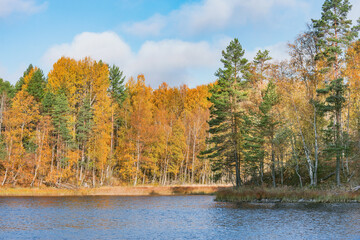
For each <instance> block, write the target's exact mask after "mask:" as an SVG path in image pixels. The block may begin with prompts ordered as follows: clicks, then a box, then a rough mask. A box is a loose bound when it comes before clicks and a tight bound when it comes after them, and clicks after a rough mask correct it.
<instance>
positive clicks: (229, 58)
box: [206, 38, 248, 186]
mask: <svg viewBox="0 0 360 240" xmlns="http://www.w3.org/2000/svg"><path fill="white" fill-rule="evenodd" d="M244 53H245V51H244V50H243V48H242V46H241V45H240V43H239V41H238V39H236V38H235V39H234V40H233V41H231V42H230V45H229V46H228V47H227V48H226V51H223V52H222V55H223V58H222V59H221V62H222V63H223V64H224V68H223V69H219V70H218V71H217V72H216V74H215V75H216V76H217V77H218V81H217V83H216V84H215V85H214V86H213V88H212V89H211V94H212V96H211V97H210V102H211V103H212V104H213V105H212V107H211V108H210V113H211V116H210V121H209V127H210V128H209V132H210V133H211V138H210V139H209V140H208V141H209V143H211V144H212V148H211V149H209V150H208V151H207V152H206V153H209V156H208V157H209V158H211V159H212V160H213V168H214V170H216V169H219V168H229V169H234V167H235V173H236V186H240V185H241V178H240V164H241V132H240V128H241V124H242V119H241V115H242V113H243V108H242V106H241V102H243V101H244V100H245V99H246V91H245V90H244V89H245V85H246V81H244V76H245V74H246V72H247V69H248V64H247V62H248V61H247V60H246V59H245V58H244V57H243V56H244Z"/></svg>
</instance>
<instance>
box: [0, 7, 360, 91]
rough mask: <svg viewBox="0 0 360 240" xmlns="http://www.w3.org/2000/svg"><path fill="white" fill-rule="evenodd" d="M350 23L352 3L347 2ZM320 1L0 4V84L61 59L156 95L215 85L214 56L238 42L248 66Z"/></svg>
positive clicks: (297, 28) (277, 45) (281, 42)
mask: <svg viewBox="0 0 360 240" xmlns="http://www.w3.org/2000/svg"><path fill="white" fill-rule="evenodd" d="M350 2H351V3H352V4H353V10H352V12H351V13H350V16H349V17H350V18H351V19H353V20H355V19H357V18H358V17H360V0H350ZM322 4H323V0H171V1H170V0H61V1H60V0H0V78H3V79H4V80H7V81H9V82H10V83H12V84H15V83H16V81H18V79H19V78H20V77H21V76H22V74H23V72H24V71H25V70H26V68H27V66H28V65H29V64H33V65H34V66H37V67H39V68H41V69H42V70H43V72H44V74H45V75H47V73H48V72H49V71H50V70H51V69H52V66H53V64H54V63H55V62H56V61H57V60H58V59H59V58H60V57H62V56H66V57H72V58H75V59H77V60H79V59H83V58H84V57H87V56H89V57H91V58H92V59H94V60H97V61H98V60H103V61H104V62H106V63H108V64H110V65H113V64H115V65H117V66H119V67H120V69H121V70H123V71H124V74H125V75H126V76H127V77H130V76H133V77H136V76H137V75H138V74H144V75H145V78H146V82H147V83H148V84H149V85H150V86H152V87H154V88H156V87H157V86H159V85H160V84H161V83H162V82H167V83H168V84H169V85H170V86H179V85H181V84H187V85H188V86H190V87H195V86H197V85H201V84H207V83H210V82H213V81H215V76H214V73H215V72H216V71H217V69H218V68H219V67H222V64H221V62H220V59H221V51H222V50H224V49H225V48H226V46H227V45H228V44H229V43H230V41H231V40H232V39H234V38H238V39H239V41H240V43H241V45H242V47H243V48H244V49H245V52H246V53H245V56H246V57H247V58H248V59H249V60H251V59H252V58H253V57H254V56H255V54H256V52H257V51H258V50H264V49H268V50H269V51H270V55H271V56H272V57H273V58H274V59H275V60H284V59H286V58H288V53H287V44H288V43H291V42H293V41H294V40H295V38H296V36H297V35H298V34H300V33H301V32H302V31H304V30H306V24H307V23H310V22H311V19H318V18H320V16H321V6H322Z"/></svg>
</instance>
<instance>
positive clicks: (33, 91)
mask: <svg viewBox="0 0 360 240" xmlns="http://www.w3.org/2000/svg"><path fill="white" fill-rule="evenodd" d="M45 86H46V81H45V77H44V74H43V72H42V71H41V70H40V69H38V70H36V71H35V72H34V74H33V75H32V77H31V79H30V81H29V83H28V86H27V88H26V91H27V92H28V93H29V94H30V95H31V96H33V97H34V98H35V100H36V101H37V102H41V101H42V99H43V98H44V95H45Z"/></svg>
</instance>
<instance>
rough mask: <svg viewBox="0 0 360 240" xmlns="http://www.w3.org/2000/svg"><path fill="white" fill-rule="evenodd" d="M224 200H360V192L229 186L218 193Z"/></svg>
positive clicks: (330, 201) (217, 195)
mask: <svg viewBox="0 0 360 240" xmlns="http://www.w3.org/2000/svg"><path fill="white" fill-rule="evenodd" d="M215 200H216V201H222V202H317V203H335V202H360V192H352V191H347V190H341V189H327V190H325V189H310V188H302V189H298V188H289V187H281V188H260V187H258V188H248V187H241V188H229V189H225V190H220V191H218V192H217V193H216V198H215Z"/></svg>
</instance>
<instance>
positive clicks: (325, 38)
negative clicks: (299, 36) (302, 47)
mask: <svg viewBox="0 0 360 240" xmlns="http://www.w3.org/2000/svg"><path fill="white" fill-rule="evenodd" d="M351 7H352V6H351V4H350V3H349V1H348V0H326V1H325V2H324V4H323V7H322V11H323V12H322V14H321V19H319V20H313V24H314V28H315V30H316V32H317V35H318V38H319V48H320V53H319V54H318V55H317V56H316V58H317V59H318V60H322V61H323V62H325V63H326V68H325V69H324V71H326V72H329V73H330V74H331V75H332V79H331V80H330V81H328V82H327V84H326V86H325V88H323V89H318V90H317V92H318V93H319V94H326V95H327V98H326V100H325V102H324V103H322V104H321V106H320V108H321V109H322V111H323V112H331V113H332V114H333V117H334V126H329V127H331V128H332V129H333V131H334V140H333V141H332V142H330V143H328V144H327V151H328V152H332V153H334V154H335V155H336V184H337V185H338V186H339V185H340V162H341V157H342V154H343V151H344V143H343V140H342V135H343V133H342V129H341V121H342V120H341V119H342V110H343V108H344V103H345V96H344V94H345V92H346V90H347V86H346V84H345V83H344V79H343V74H342V64H343V63H344V53H345V51H346V49H347V47H348V46H349V45H350V43H351V42H352V41H353V40H354V39H355V38H356V37H357V35H358V31H359V26H355V27H352V21H351V20H349V19H347V15H348V13H349V12H350V10H351ZM331 124H333V123H331Z"/></svg>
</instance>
